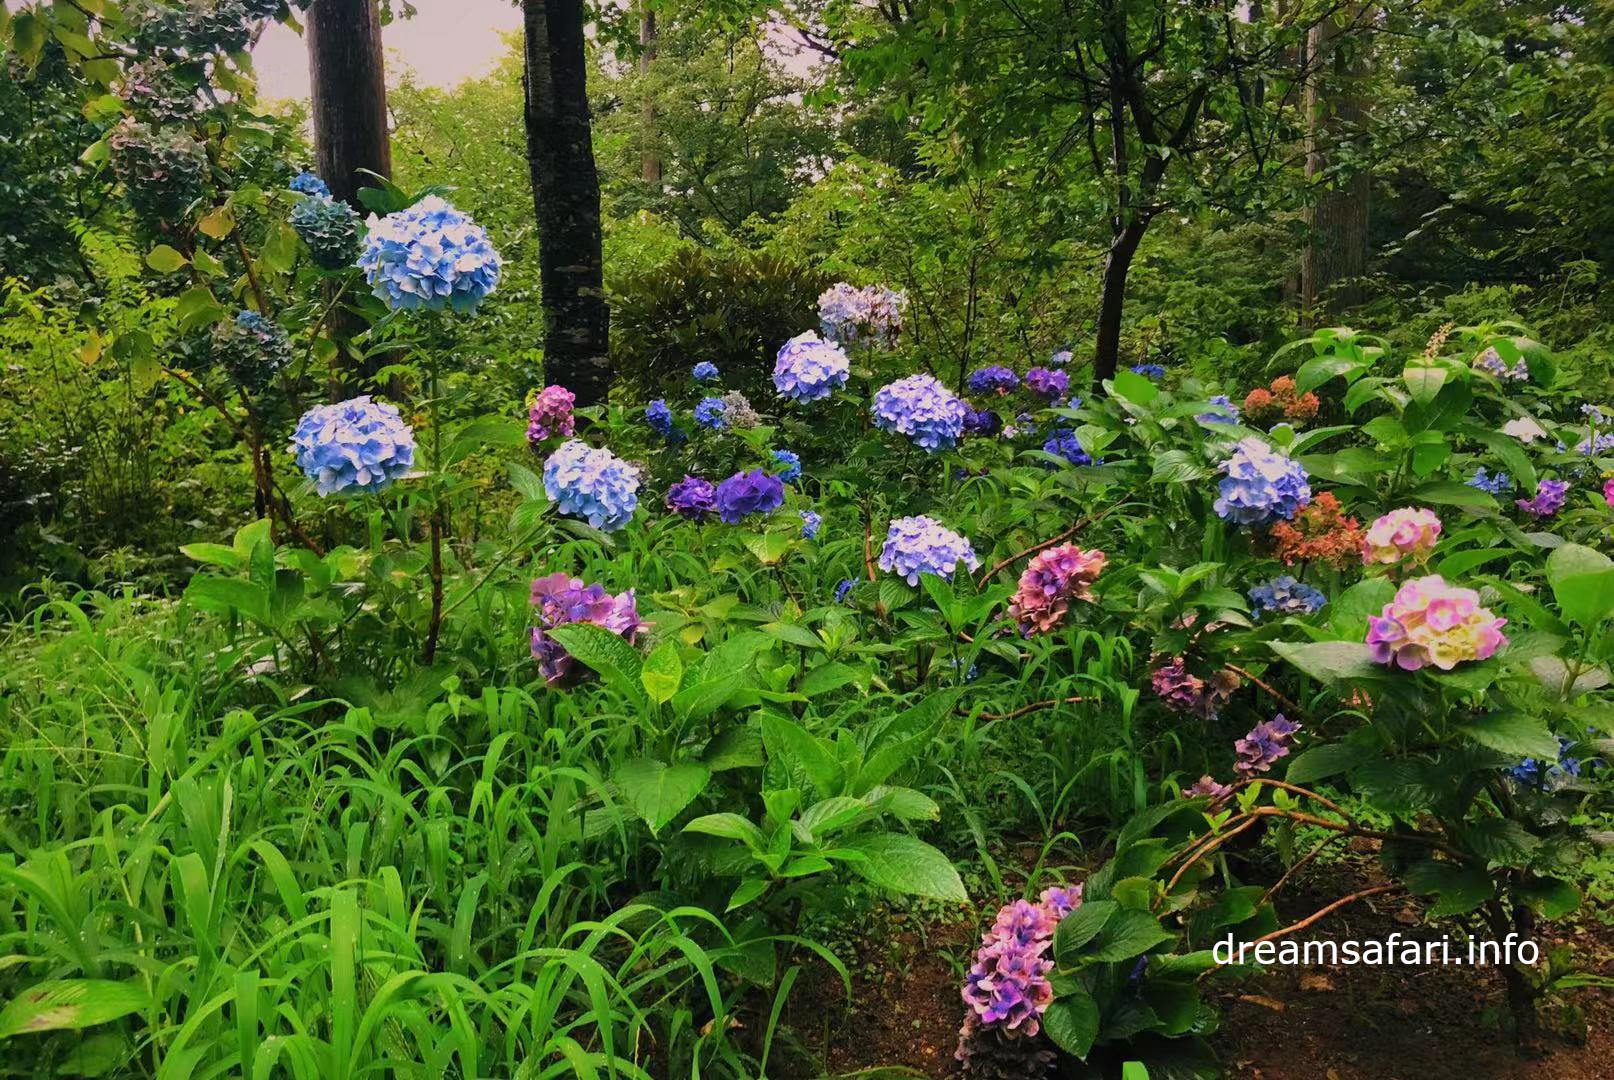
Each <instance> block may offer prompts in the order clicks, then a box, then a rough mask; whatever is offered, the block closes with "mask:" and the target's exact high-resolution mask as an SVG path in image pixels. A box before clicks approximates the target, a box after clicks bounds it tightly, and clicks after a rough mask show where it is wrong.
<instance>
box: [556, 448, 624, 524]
mask: <svg viewBox="0 0 1614 1080" xmlns="http://www.w3.org/2000/svg"><path fill="white" fill-rule="evenodd" d="M544 494H545V495H547V496H549V501H550V502H552V503H554V504H555V505H556V507H558V508H559V510H560V512H561V513H563V514H569V515H571V516H572V517H578V518H582V519H583V520H585V521H587V522H588V523H589V524H590V525H592V526H593V527H594V528H596V529H602V530H604V531H605V532H616V531H617V530H618V529H621V528H622V527H623V526H625V525H627V523H628V522H629V521H631V520H632V519H633V512H634V511H635V510H637V509H638V508H639V473H638V471H637V470H635V469H634V468H633V466H631V465H629V464H628V463H627V462H625V461H623V460H622V459H621V458H619V457H617V456H616V455H615V454H613V453H611V451H609V450H606V449H604V448H603V447H601V448H599V449H595V448H593V447H591V446H589V445H588V443H586V442H584V441H583V440H581V439H571V440H569V441H567V442H564V443H562V444H561V446H560V449H558V450H556V451H555V452H554V453H553V454H551V455H549V460H548V461H545V462H544Z"/></svg>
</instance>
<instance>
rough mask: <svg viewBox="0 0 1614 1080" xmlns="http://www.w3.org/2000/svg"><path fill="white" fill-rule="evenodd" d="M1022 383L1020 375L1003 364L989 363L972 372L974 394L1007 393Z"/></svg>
mask: <svg viewBox="0 0 1614 1080" xmlns="http://www.w3.org/2000/svg"><path fill="white" fill-rule="evenodd" d="M1019 385H1020V376H1018V375H1016V374H1015V373H1014V372H1013V371H1011V370H1009V369H1008V368H1006V367H1004V366H1003V365H1002V364H988V365H987V366H986V367H983V368H976V369H975V370H974V371H972V372H970V377H969V388H970V393H972V394H1007V393H1009V392H1010V391H1012V390H1014V389H1015V388H1016V387H1018V386H1019Z"/></svg>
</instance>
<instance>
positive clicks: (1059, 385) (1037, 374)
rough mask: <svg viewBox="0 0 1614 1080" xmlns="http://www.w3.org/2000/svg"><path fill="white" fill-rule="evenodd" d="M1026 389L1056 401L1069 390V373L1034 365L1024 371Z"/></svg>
mask: <svg viewBox="0 0 1614 1080" xmlns="http://www.w3.org/2000/svg"><path fill="white" fill-rule="evenodd" d="M1026 389H1027V390H1030V391H1031V392H1032V393H1033V394H1036V395H1037V396H1038V397H1042V398H1047V399H1048V400H1049V401H1057V400H1059V399H1060V398H1062V397H1064V396H1065V395H1066V394H1068V393H1069V392H1070V375H1069V373H1068V372H1064V371H1054V370H1052V369H1050V368H1043V367H1034V368H1032V369H1031V370H1030V371H1028V372H1026Z"/></svg>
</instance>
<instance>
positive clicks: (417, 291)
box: [359, 195, 501, 312]
mask: <svg viewBox="0 0 1614 1080" xmlns="http://www.w3.org/2000/svg"><path fill="white" fill-rule="evenodd" d="M366 225H367V227H368V228H369V232H368V233H367V234H366V235H365V238H364V250H363V251H362V252H360V253H359V269H361V270H363V271H364V279H365V280H366V281H367V282H369V283H370V287H371V289H372V290H373V291H374V292H375V295H376V296H378V297H380V298H381V299H382V300H385V301H386V303H387V306H388V307H390V308H393V309H394V310H399V311H413V310H415V309H417V308H425V309H427V310H429V311H441V310H442V309H443V308H445V307H447V308H453V309H454V310H455V311H459V312H472V311H475V310H476V305H477V304H479V303H480V302H481V301H482V300H483V298H485V297H486V296H487V295H488V294H489V293H491V292H493V290H494V288H495V287H497V286H498V284H499V267H500V265H501V260H500V259H499V253H498V252H497V251H495V250H494V249H493V244H492V243H491V242H490V241H489V240H488V234H487V232H486V230H484V229H483V228H482V227H481V226H480V225H478V224H477V223H476V222H474V221H472V220H471V219H470V217H469V216H468V215H466V214H463V213H461V212H460V211H458V210H456V209H454V208H453V207H452V206H450V205H449V204H448V203H447V202H445V201H443V200H442V199H441V198H439V197H437V196H436V195H429V196H427V197H426V198H424V199H422V200H420V201H419V202H418V203H416V204H415V205H414V206H411V207H409V208H408V209H407V210H399V211H398V212H397V213H395V214H388V215H387V216H386V217H384V218H377V217H375V216H374V215H373V214H372V215H371V217H370V220H369V221H368V222H366Z"/></svg>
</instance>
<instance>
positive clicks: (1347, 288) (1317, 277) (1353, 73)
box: [1300, 4, 1372, 326]
mask: <svg viewBox="0 0 1614 1080" xmlns="http://www.w3.org/2000/svg"><path fill="white" fill-rule="evenodd" d="M1364 9H1365V8H1364V5H1359V4H1353V5H1351V6H1350V7H1348V8H1346V9H1345V10H1344V11H1343V12H1342V13H1341V15H1342V17H1343V19H1344V20H1345V22H1346V24H1347V25H1349V24H1354V23H1356V22H1358V21H1359V20H1360V19H1362V18H1364V17H1365V16H1364V14H1363V12H1364ZM1344 30H1345V27H1344V26H1342V25H1341V24H1340V23H1339V22H1336V21H1335V20H1333V19H1326V20H1324V21H1323V22H1321V23H1319V24H1318V25H1316V26H1314V27H1312V30H1311V35H1310V39H1309V42H1308V45H1309V49H1310V53H1311V55H1310V57H1308V60H1309V64H1308V66H1309V67H1310V69H1311V74H1310V76H1309V77H1308V78H1307V80H1306V95H1305V101H1306V112H1307V117H1308V120H1307V136H1306V179H1307V180H1308V181H1309V182H1311V183H1312V184H1316V185H1323V187H1322V190H1321V191H1320V192H1319V194H1318V197H1317V201H1316V202H1315V203H1314V204H1313V205H1311V206H1309V207H1307V209H1306V212H1305V222H1306V226H1307V241H1306V247H1305V249H1304V251H1303V252H1302V253H1301V259H1300V305H1301V323H1302V325H1303V326H1311V325H1315V323H1316V321H1317V319H1318V318H1328V317H1330V316H1332V315H1334V314H1337V313H1338V312H1340V311H1343V310H1345V309H1347V308H1350V307H1354V306H1356V305H1358V304H1361V303H1363V302H1364V301H1365V300H1366V299H1367V296H1366V290H1365V288H1364V287H1363V283H1362V277H1363V275H1365V274H1366V273H1367V248H1368V237H1367V224H1368V200H1369V196H1370V193H1371V191H1372V177H1371V176H1370V175H1369V174H1368V172H1367V171H1366V170H1365V169H1358V170H1357V171H1356V172H1354V173H1352V174H1351V175H1350V176H1349V177H1347V178H1345V179H1344V180H1343V181H1339V180H1336V181H1334V182H1330V181H1329V180H1328V179H1327V176H1326V174H1327V172H1328V170H1329V166H1330V164H1331V162H1330V151H1331V150H1332V148H1333V147H1334V146H1337V145H1338V144H1339V143H1341V142H1342V141H1343V140H1345V139H1347V138H1349V137H1350V135H1351V134H1352V133H1354V132H1357V131H1360V129H1361V127H1362V125H1363V124H1364V123H1365V122H1366V120H1367V116H1368V109H1367V102H1366V101H1365V100H1364V99H1363V97H1362V93H1361V91H1360V89H1359V84H1360V83H1361V80H1362V79H1363V78H1364V77H1365V76H1366V74H1367V70H1368V69H1367V62H1366V59H1365V47H1366V46H1365V37H1364V35H1361V34H1353V35H1351V36H1350V40H1349V41H1347V42H1346V43H1345V47H1344V48H1341V47H1340V45H1341V42H1340V38H1341V35H1342V34H1343V32H1344Z"/></svg>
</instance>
